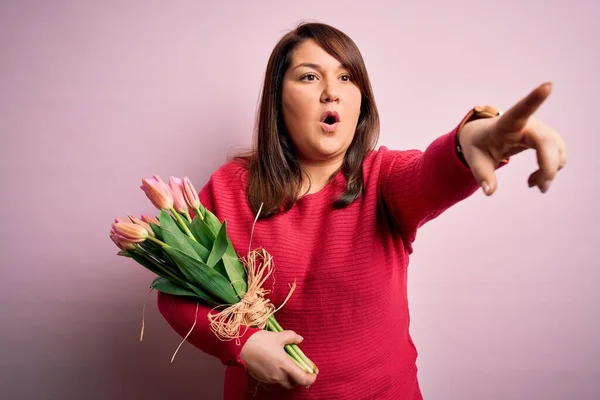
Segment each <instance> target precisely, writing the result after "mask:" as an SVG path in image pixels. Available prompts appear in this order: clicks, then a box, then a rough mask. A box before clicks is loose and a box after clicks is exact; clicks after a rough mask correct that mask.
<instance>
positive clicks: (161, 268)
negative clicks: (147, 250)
mask: <svg viewBox="0 0 600 400" xmlns="http://www.w3.org/2000/svg"><path fill="white" fill-rule="evenodd" d="M130 255H131V258H132V259H133V260H134V261H135V262H137V263H138V264H140V265H142V266H143V267H145V268H146V269H148V270H149V271H151V272H153V273H155V274H156V275H158V276H162V277H164V278H167V279H172V280H174V281H176V282H178V283H183V282H184V281H183V279H182V277H181V275H180V274H179V271H173V270H172V269H171V268H169V266H168V265H166V264H164V265H161V263H159V262H158V261H155V260H152V259H151V258H150V257H148V256H144V255H143V254H140V253H135V252H130Z"/></svg>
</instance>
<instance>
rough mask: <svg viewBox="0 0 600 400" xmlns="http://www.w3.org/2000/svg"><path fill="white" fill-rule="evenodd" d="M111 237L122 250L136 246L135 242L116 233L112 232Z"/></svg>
mask: <svg viewBox="0 0 600 400" xmlns="http://www.w3.org/2000/svg"><path fill="white" fill-rule="evenodd" d="M110 238H111V240H112V241H113V242H114V243H115V244H116V245H117V247H118V248H120V249H121V250H131V249H134V248H135V245H134V244H133V243H131V242H128V241H126V240H123V239H121V238H120V237H119V236H118V235H116V234H114V233H111V234H110Z"/></svg>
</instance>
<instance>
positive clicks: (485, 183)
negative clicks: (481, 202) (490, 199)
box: [481, 181, 490, 194]
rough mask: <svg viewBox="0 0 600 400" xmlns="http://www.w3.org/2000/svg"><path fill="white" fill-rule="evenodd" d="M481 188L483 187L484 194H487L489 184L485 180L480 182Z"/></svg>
mask: <svg viewBox="0 0 600 400" xmlns="http://www.w3.org/2000/svg"><path fill="white" fill-rule="evenodd" d="M481 188H482V189H483V193H485V194H488V193H489V191H490V185H488V184H487V182H485V181H483V182H481Z"/></svg>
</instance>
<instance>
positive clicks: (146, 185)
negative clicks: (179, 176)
mask: <svg viewBox="0 0 600 400" xmlns="http://www.w3.org/2000/svg"><path fill="white" fill-rule="evenodd" d="M140 188H141V189H142V190H143V191H144V193H146V196H147V197H148V199H149V200H150V201H151V202H152V204H154V207H156V208H158V209H159V210H170V209H171V208H173V194H172V193H171V190H170V189H169V187H168V186H167V185H166V184H165V183H164V182H163V181H162V180H161V179H160V178H159V177H158V175H153V176H152V178H144V179H142V186H140Z"/></svg>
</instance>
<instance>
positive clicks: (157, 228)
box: [149, 222, 162, 240]
mask: <svg viewBox="0 0 600 400" xmlns="http://www.w3.org/2000/svg"><path fill="white" fill-rule="evenodd" d="M149 225H150V228H152V232H154V234H155V235H156V238H157V239H158V240H162V233H161V232H160V226H158V225H156V224H155V223H154V222H150V223H149Z"/></svg>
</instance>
